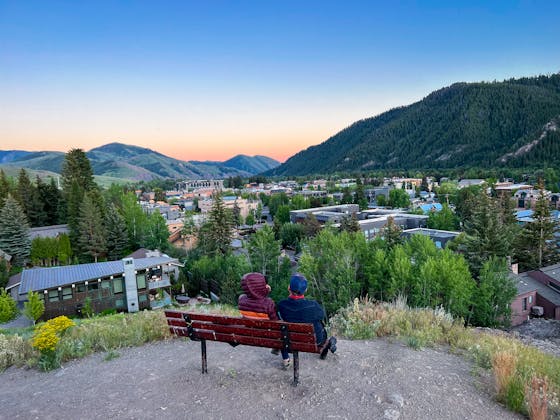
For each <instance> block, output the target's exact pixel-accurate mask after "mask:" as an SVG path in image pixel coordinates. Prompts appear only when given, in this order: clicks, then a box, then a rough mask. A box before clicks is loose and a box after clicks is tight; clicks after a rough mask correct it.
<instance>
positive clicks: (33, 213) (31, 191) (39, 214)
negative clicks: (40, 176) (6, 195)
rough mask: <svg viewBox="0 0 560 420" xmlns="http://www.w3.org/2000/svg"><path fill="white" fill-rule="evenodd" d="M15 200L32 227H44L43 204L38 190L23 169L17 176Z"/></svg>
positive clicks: (44, 214)
mask: <svg viewBox="0 0 560 420" xmlns="http://www.w3.org/2000/svg"><path fill="white" fill-rule="evenodd" d="M16 198H17V200H18V202H19V204H20V206H21V207H22V208H23V211H24V212H25V215H26V216H27V220H28V221H29V224H30V225H31V226H32V227H38V226H44V225H45V222H46V219H47V217H46V213H45V211H44V209H43V206H44V204H43V201H42V200H41V198H40V196H39V191H38V188H37V187H36V186H35V185H33V184H32V183H31V180H30V179H29V176H28V175H27V171H26V170H25V169H23V168H22V169H21V170H20V172H19V176H18V185H17V194H16Z"/></svg>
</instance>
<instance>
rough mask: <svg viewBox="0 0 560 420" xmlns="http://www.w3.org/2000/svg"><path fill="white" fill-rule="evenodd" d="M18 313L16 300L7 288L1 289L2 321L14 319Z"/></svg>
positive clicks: (0, 314) (0, 313) (0, 321)
mask: <svg viewBox="0 0 560 420" xmlns="http://www.w3.org/2000/svg"><path fill="white" fill-rule="evenodd" d="M17 313H18V311H17V305H16V301H15V300H13V299H12V297H11V296H10V295H9V294H8V292H6V290H5V289H0V323H3V322H8V321H10V320H12V319H14V318H15V317H16V315H17Z"/></svg>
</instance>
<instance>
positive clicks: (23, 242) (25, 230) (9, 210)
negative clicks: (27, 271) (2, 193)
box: [0, 195, 31, 267]
mask: <svg viewBox="0 0 560 420" xmlns="http://www.w3.org/2000/svg"><path fill="white" fill-rule="evenodd" d="M0 249H1V250H2V251H4V252H6V253H7V254H9V255H11V256H12V257H13V260H12V264H13V265H15V266H19V267H21V266H24V265H25V263H26V262H27V259H28V258H29V253H30V252H31V239H30V237H29V223H28V222H27V218H26V217H25V214H24V212H23V209H22V208H21V206H20V205H19V204H18V202H17V201H16V200H15V199H14V198H13V197H12V196H11V195H8V197H7V198H6V200H5V204H4V207H2V209H1V210H0Z"/></svg>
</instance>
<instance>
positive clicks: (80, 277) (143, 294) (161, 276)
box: [7, 253, 179, 319]
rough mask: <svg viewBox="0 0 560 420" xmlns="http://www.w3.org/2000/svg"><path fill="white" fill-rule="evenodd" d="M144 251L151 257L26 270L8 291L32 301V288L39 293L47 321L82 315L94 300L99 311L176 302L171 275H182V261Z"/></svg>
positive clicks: (143, 307)
mask: <svg viewBox="0 0 560 420" xmlns="http://www.w3.org/2000/svg"><path fill="white" fill-rule="evenodd" d="M144 255H147V257H144V258H134V257H127V258H123V259H122V260H119V261H107V262H100V263H91V264H78V265H68V266H61V267H48V268H31V269H24V270H23V271H22V272H21V273H20V274H19V278H15V279H14V280H12V279H10V282H9V284H8V287H7V289H9V290H10V291H11V294H12V296H14V295H15V296H16V300H17V301H19V302H24V301H26V300H27V294H28V293H29V292H30V291H33V292H37V293H38V294H39V296H40V297H41V299H42V300H43V302H44V304H45V313H44V314H43V317H42V318H43V319H50V318H53V317H56V316H59V315H76V314H80V313H81V310H82V309H83V307H84V305H85V304H86V300H88V299H89V301H90V302H91V305H92V308H93V310H94V311H95V312H101V311H103V310H106V309H116V310H117V311H128V312H137V311H138V310H140V309H148V308H154V307H159V306H162V305H163V304H167V302H168V303H169V304H170V303H171V296H170V287H171V277H172V276H175V278H177V276H178V269H177V266H178V265H179V262H178V260H176V259H175V258H170V257H168V256H165V255H161V254H159V253H157V254H153V253H144ZM151 255H159V256H151ZM14 290H16V291H17V293H14Z"/></svg>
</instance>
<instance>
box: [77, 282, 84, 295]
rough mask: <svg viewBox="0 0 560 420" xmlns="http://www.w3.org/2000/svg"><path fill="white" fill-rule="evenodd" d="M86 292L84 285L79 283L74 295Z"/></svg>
mask: <svg viewBox="0 0 560 420" xmlns="http://www.w3.org/2000/svg"><path fill="white" fill-rule="evenodd" d="M85 291H86V285H85V284H84V283H80V284H77V285H76V293H84V292H85Z"/></svg>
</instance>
